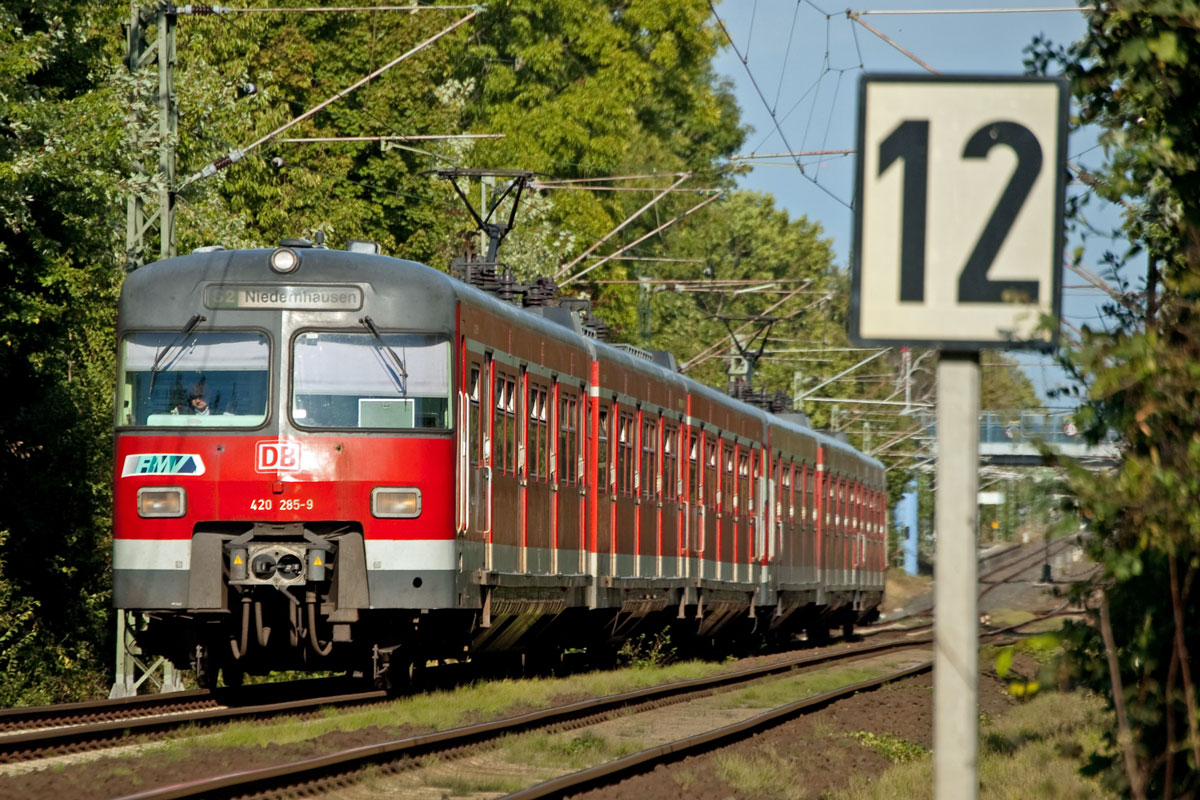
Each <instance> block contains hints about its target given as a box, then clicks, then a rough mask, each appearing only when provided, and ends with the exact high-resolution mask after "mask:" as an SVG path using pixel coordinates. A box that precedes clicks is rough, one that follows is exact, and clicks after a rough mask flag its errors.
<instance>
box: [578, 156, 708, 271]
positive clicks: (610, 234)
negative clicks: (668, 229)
mask: <svg viewBox="0 0 1200 800" xmlns="http://www.w3.org/2000/svg"><path fill="white" fill-rule="evenodd" d="M690 177H692V173H690V172H685V173H683V174H682V175H681V176H679V179H678V180H676V181H675V182H674V183H673V184H671V185H670V186H668V187H667V188H666V189H663V190H662V191H660V192H659V193H658V194H656V195H655V196H654V197H653V198H651V199H650V201H649V202H648V203H646V204H645V205H644V206H642V207H641V208H639V209H638V210H637V211H635V212H633V213H632V214H630V215H629V216H628V217H626V218H625V219H624V220H623V221H622V222H621V223H620V224H618V225H617V227H615V228H613V229H612V230H611V231H609V232H608V233H606V234H604V235H603V236H601V237H600V239H599V241H597V242H596V243H595V244H593V245H592V246H591V247H589V248H588V249H586V250H584V251H583V252H582V253H580V254H579V255H577V256H575V258H573V259H571V262H570V263H569V264H564V265H563V266H562V267H559V269H558V271H557V272H555V273H554V277H555V279H557V278H559V277H560V276H562V275H566V274H567V273H569V272H570V271H571V270H572V269H574V268H575V265H576V264H578V263H579V262H580V261H583V259H585V258H587V257H588V256H589V255H591V254H592V253H593V252H594V251H595V250H596V248H597V247H599V246H600V245H602V244H604V243H605V242H607V241H608V240H609V239H611V238H612V237H613V236H615V235H617V234H618V233H620V232H621V231H622V230H624V229H625V226H627V225H629V223H631V222H633V221H634V220H635V219H637V218H638V217H640V216H641V215H642V214H644V213H645V212H646V211H647V210H648V209H650V208H653V207H654V206H655V205H656V204H657V203H658V201H660V200H662V199H663V198H664V197H666V196H667V195H668V194H669V193H670V191H671V190H672V189H674V188H675V187H677V186H679V185H680V184H681V183H683V182H684V181H686V180H687V179H688V178H690ZM596 266H597V265H596V264H593V265H592V266H591V267H589V269H594V268H595V267H596ZM580 274H582V273H580ZM578 277H579V276H578V275H575V276H573V277H572V278H568V279H567V280H566V281H563V282H561V283H559V285H560V286H562V285H564V284H565V283H569V282H570V281H572V280H574V279H575V278H578Z"/></svg>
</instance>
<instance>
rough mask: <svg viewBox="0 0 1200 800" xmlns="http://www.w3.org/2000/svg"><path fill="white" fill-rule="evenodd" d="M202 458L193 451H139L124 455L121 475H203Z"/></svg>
mask: <svg viewBox="0 0 1200 800" xmlns="http://www.w3.org/2000/svg"><path fill="white" fill-rule="evenodd" d="M203 474H204V460H203V459H201V458H200V456H199V455H197V454H195V453H139V454H137V455H131V456H125V464H124V466H123V467H122V468H121V476H122V477H127V476H129V475H203Z"/></svg>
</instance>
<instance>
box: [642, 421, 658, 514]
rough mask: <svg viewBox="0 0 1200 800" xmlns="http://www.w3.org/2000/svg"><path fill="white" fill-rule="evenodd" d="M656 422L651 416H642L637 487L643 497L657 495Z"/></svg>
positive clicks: (647, 497)
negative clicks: (640, 462)
mask: <svg viewBox="0 0 1200 800" xmlns="http://www.w3.org/2000/svg"><path fill="white" fill-rule="evenodd" d="M657 485H658V424H657V422H656V421H655V420H654V418H652V417H646V416H643V417H642V464H641V475H640V476H639V484H638V488H639V489H640V490H641V495H642V497H643V498H645V499H647V500H650V499H653V498H655V497H657V496H658V489H657Z"/></svg>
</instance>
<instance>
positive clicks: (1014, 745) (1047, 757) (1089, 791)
mask: <svg viewBox="0 0 1200 800" xmlns="http://www.w3.org/2000/svg"><path fill="white" fill-rule="evenodd" d="M1104 722H1105V711H1104V708H1103V703H1102V701H1101V700H1100V699H1099V698H1098V697H1095V696H1093V695H1089V694H1085V693H1082V692H1068V693H1057V692H1049V693H1045V694H1040V695H1038V696H1037V697H1034V698H1033V699H1032V700H1030V701H1028V702H1026V703H1022V704H1021V705H1019V706H1017V707H1016V708H1014V709H1013V710H1012V711H1010V712H1008V713H1007V714H1004V715H1003V716H1002V717H999V718H998V719H987V718H984V719H981V720H980V729H979V744H980V749H979V783H980V791H979V797H980V800H1017V798H1020V800H1026V798H1031V797H1036V798H1038V800H1093V799H1094V800H1108V799H1109V798H1113V797H1114V795H1111V794H1109V793H1107V792H1105V790H1104V789H1103V788H1102V787H1101V786H1100V785H1099V783H1097V782H1096V781H1095V780H1092V779H1089V778H1084V777H1083V776H1082V775H1080V774H1079V768H1080V766H1081V763H1082V759H1083V756H1084V755H1085V754H1086V753H1091V752H1095V751H1096V750H1097V749H1100V746H1101V734H1102V729H1103V727H1104ZM932 786H933V756H932V754H922V755H921V756H920V757H919V758H916V759H912V760H910V761H907V762H903V763H897V764H896V766H894V767H892V768H891V769H889V770H888V771H887V772H885V773H884V774H883V775H881V776H880V777H879V778H878V779H875V780H873V781H868V780H866V779H862V778H855V779H852V780H851V782H850V785H849V786H848V787H846V788H845V789H841V790H838V791H834V792H831V793H830V794H829V795H828V800H918V798H920V799H922V800H924V798H928V797H930V796H931V787H932Z"/></svg>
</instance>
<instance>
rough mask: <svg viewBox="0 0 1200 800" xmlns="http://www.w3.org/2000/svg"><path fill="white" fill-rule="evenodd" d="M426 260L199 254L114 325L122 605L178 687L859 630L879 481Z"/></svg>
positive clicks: (808, 436) (749, 410) (156, 271)
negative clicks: (180, 679) (280, 674)
mask: <svg viewBox="0 0 1200 800" xmlns="http://www.w3.org/2000/svg"><path fill="white" fill-rule="evenodd" d="M586 333H587V332H586V330H585V329H584V328H583V327H581V325H580V321H579V319H578V318H577V316H576V315H574V314H572V313H571V312H570V311H568V310H567V309H566V308H560V307H556V306H548V307H537V308H521V307H519V306H517V305H514V304H513V303H511V302H505V301H503V300H501V299H498V298H497V297H496V296H494V295H493V294H490V293H488V292H485V291H482V290H480V289H478V288H475V287H472V286H469V285H467V284H465V283H462V282H460V281H457V280H455V279H453V278H451V277H449V276H448V275H446V274H444V273H441V272H438V271H436V270H433V269H430V268H428V267H425V266H422V265H420V264H416V263H414V262H408V261H402V260H399V259H393V258H388V257H385V256H380V255H377V254H374V253H369V252H349V251H339V250H331V249H325V248H321V247H312V246H311V245H309V244H308V243H307V242H304V241H303V240H285V241H284V242H282V243H281V245H280V247H278V248H275V249H263V250H244V251H226V250H222V249H210V248H205V249H203V251H201V252H196V253H193V254H191V255H188V256H183V257H179V258H174V259H168V260H165V261H162V262H159V263H156V264H152V265H149V266H147V267H144V268H142V269H140V270H137V271H136V272H134V273H132V274H131V275H130V276H129V277H128V278H127V280H126V282H125V285H124V287H123V289H122V294H121V299H120V306H119V324H118V357H119V358H118V364H119V367H118V369H119V372H118V378H117V396H116V459H115V478H114V480H115V492H114V501H115V513H114V540H113V548H114V558H113V564H114V587H113V588H114V591H113V597H114V604H115V605H116V606H117V607H118V608H119V609H127V610H133V611H139V612H143V613H144V614H145V615H146V617H147V618H148V620H149V623H148V625H147V626H146V627H145V628H144V629H143V630H141V631H140V632H139V635H138V637H139V644H140V645H141V646H142V647H143V649H145V650H146V651H147V652H150V653H156V654H162V655H166V656H168V657H169V658H170V659H171V660H172V661H173V662H174V663H175V664H176V665H178V666H180V667H185V668H187V667H190V668H192V669H194V670H196V672H197V675H198V677H199V679H200V680H201V682H202V683H211V682H212V681H213V680H215V676H216V674H217V671H218V670H221V669H223V670H224V671H225V675H226V680H227V682H235V681H236V680H237V679H238V678H239V677H240V676H241V675H242V674H244V673H245V672H246V671H252V672H265V671H269V670H272V669H283V668H302V669H322V670H326V669H354V670H361V671H364V672H368V673H369V674H371V675H374V676H375V677H376V678H379V679H385V678H387V677H388V676H389V675H395V674H397V673H400V674H406V673H407V672H408V671H409V670H410V669H411V667H412V666H413V665H416V664H423V663H424V662H425V661H426V660H427V659H430V658H452V657H453V658H461V657H464V656H468V655H483V654H487V653H525V654H529V655H536V656H547V657H550V658H554V656H555V654H556V653H559V652H561V651H562V649H563V648H566V647H580V648H587V649H595V650H596V651H597V652H601V653H603V652H611V650H612V648H613V647H614V646H615V645H616V644H617V643H619V641H620V640H621V639H622V638H624V637H627V636H629V635H631V634H632V633H633V632H634V631H635V630H639V629H649V628H650V627H652V626H661V625H666V624H672V625H674V626H676V627H677V628H680V629H681V630H682V631H683V632H684V633H685V634H687V635H688V636H691V637H694V639H695V640H697V641H706V640H709V639H720V638H727V639H730V640H732V639H737V638H740V637H746V636H749V635H751V634H753V633H754V632H756V631H757V632H769V633H771V634H772V635H775V636H778V637H784V638H786V637H788V636H791V635H792V634H794V633H796V632H798V631H800V630H802V629H804V628H808V629H810V631H811V630H813V629H818V630H819V629H821V627H822V626H826V625H828V624H830V623H831V622H841V623H842V624H852V623H853V621H854V620H856V619H859V618H862V617H864V616H866V615H869V614H870V613H871V612H872V610H873V609H874V608H875V607H876V606H877V605H878V603H879V601H880V599H881V597H882V575H883V569H884V566H885V564H884V558H883V552H884V541H885V539H884V506H883V503H884V486H883V471H882V466H881V465H880V464H879V463H878V462H877V461H874V460H872V459H868V458H865V457H863V456H862V455H861V454H859V453H857V452H856V451H854V450H853V449H851V448H850V447H849V446H847V445H845V444H843V443H841V442H839V441H837V440H835V439H832V438H830V437H827V436H823V435H821V434H817V433H814V432H813V431H812V430H810V429H808V428H807V427H804V426H803V425H800V424H798V423H797V422H796V421H794V420H789V419H787V418H785V417H780V416H776V415H772V414H768V413H766V412H764V411H762V410H760V409H757V408H755V407H752V406H749V405H746V404H744V403H741V402H738V401H735V400H733V399H731V398H729V397H726V396H725V395H722V394H721V393H719V392H717V391H715V390H713V389H710V388H707V387H703V386H701V385H699V384H697V383H695V382H694V381H691V380H689V379H687V378H685V377H683V376H682V375H680V374H679V373H678V372H677V371H675V369H674V368H673V362H672V361H671V360H670V359H669V357H666V356H665V354H653V353H645V352H641V351H637V350H636V349H633V348H621V347H616V346H611V345H608V344H605V343H603V342H600V341H597V340H596V339H595V338H591V337H589V336H587V335H586Z"/></svg>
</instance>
